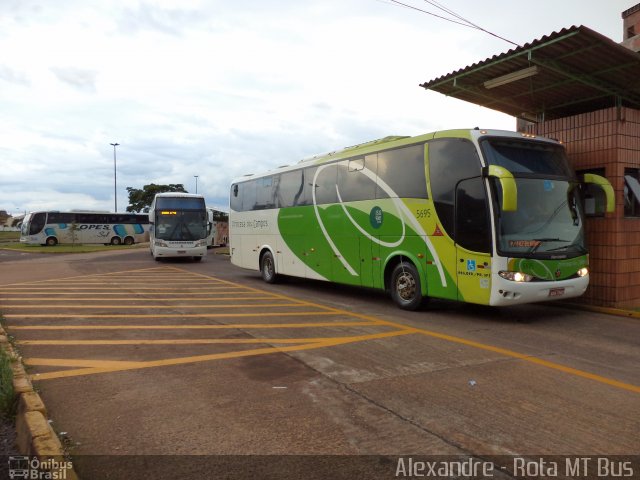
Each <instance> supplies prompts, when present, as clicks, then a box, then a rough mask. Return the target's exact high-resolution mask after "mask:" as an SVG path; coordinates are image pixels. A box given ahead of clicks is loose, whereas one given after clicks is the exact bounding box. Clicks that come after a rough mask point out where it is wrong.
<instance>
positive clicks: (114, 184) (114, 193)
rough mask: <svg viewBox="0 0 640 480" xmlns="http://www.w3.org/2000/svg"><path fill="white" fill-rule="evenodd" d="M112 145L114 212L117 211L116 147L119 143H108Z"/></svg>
mask: <svg viewBox="0 0 640 480" xmlns="http://www.w3.org/2000/svg"><path fill="white" fill-rule="evenodd" d="M109 145H113V205H114V210H113V211H114V212H116V213H118V182H117V180H116V147H117V146H118V145H120V144H119V143H110V144H109Z"/></svg>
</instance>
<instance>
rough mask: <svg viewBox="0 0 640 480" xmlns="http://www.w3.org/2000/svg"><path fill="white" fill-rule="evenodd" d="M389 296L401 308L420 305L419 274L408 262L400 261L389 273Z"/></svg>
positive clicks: (414, 308)
mask: <svg viewBox="0 0 640 480" xmlns="http://www.w3.org/2000/svg"><path fill="white" fill-rule="evenodd" d="M390 286H391V298H393V301H394V302H395V303H396V305H397V306H398V307H400V308H401V309H403V310H417V309H418V308H420V306H421V305H422V301H423V297H422V288H421V285H420V275H419V274H418V270H417V269H416V267H415V266H414V265H413V264H412V263H409V262H400V263H399V264H398V265H396V267H395V268H394V269H393V272H392V273H391V285H390Z"/></svg>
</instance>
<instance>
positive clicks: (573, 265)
mask: <svg viewBox="0 0 640 480" xmlns="http://www.w3.org/2000/svg"><path fill="white" fill-rule="evenodd" d="M582 182H585V183H594V184H597V185H600V186H601V187H602V189H603V190H604V193H605V196H604V197H603V198H605V199H606V208H607V211H612V210H613V207H614V199H613V189H612V187H611V185H610V184H609V182H608V181H607V180H606V179H604V178H603V177H599V176H597V175H590V174H588V175H587V174H586V175H585V176H584V179H582ZM580 185H581V181H579V180H578V178H577V177H576V175H575V173H574V172H573V170H572V169H571V167H570V166H569V162H568V160H567V157H566V154H565V151H564V148H563V146H562V145H561V144H560V143H559V142H557V141H555V140H551V139H547V138H535V137H534V136H532V135H527V134H520V133H514V132H504V131H495V130H479V129H473V130H450V131H443V132H436V133H430V134H426V135H422V136H418V137H413V138H409V137H387V138H383V139H380V140H376V141H373V142H369V143H365V144H362V145H357V146H355V147H349V148H346V149H344V150H341V151H337V152H333V153H330V154H327V155H323V156H318V157H314V158H311V159H308V160H304V161H302V162H300V163H298V164H297V165H295V166H292V167H283V168H280V169H278V170H276V171H274V172H269V173H265V174H262V175H256V176H245V177H243V178H241V179H238V180H237V181H235V182H234V183H233V184H232V186H231V201H230V207H231V209H230V218H229V223H230V253H231V261H232V263H234V264H235V265H238V266H240V267H244V268H248V269H254V270H260V271H261V273H262V277H263V279H264V280H265V281H267V282H273V281H275V279H276V277H277V275H279V274H284V275H290V276H297V277H306V278H313V279H320V280H328V281H331V282H338V283H344V284H351V285H361V286H363V287H372V288H379V289H385V290H388V291H390V292H391V296H392V298H393V299H394V301H395V302H396V304H397V305H398V306H399V307H401V308H403V309H409V310H412V309H416V308H418V307H419V305H420V304H421V303H422V301H423V299H425V298H427V297H437V298H444V299H452V300H459V301H465V302H471V303H477V304H484V305H515V304H519V303H526V302H536V301H543V300H553V299H566V298H571V297H577V296H579V295H582V294H583V293H584V291H585V290H586V288H587V285H588V283H589V270H588V266H589V257H588V254H587V248H586V245H585V236H584V214H583V204H582V193H581V188H580Z"/></svg>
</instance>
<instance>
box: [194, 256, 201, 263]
mask: <svg viewBox="0 0 640 480" xmlns="http://www.w3.org/2000/svg"><path fill="white" fill-rule="evenodd" d="M193 261H194V262H201V261H202V257H193Z"/></svg>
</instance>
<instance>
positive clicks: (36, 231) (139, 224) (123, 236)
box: [20, 211, 149, 246]
mask: <svg viewBox="0 0 640 480" xmlns="http://www.w3.org/2000/svg"><path fill="white" fill-rule="evenodd" d="M148 241H149V217H148V216H147V215H146V214H136V213H109V212H83V211H77V212H59V211H48V212H31V213H28V214H27V215H26V216H25V217H24V220H23V221H22V227H21V229H20V242H21V243H24V244H27V245H48V246H53V245H57V244H59V243H60V244H69V243H78V244H90V243H102V244H111V245H120V244H124V245H133V244H134V243H142V242H148Z"/></svg>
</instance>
